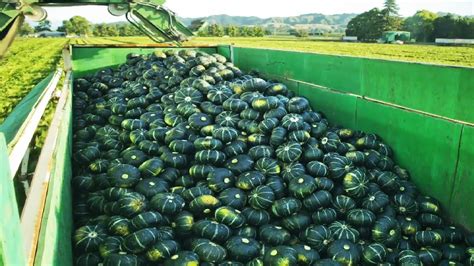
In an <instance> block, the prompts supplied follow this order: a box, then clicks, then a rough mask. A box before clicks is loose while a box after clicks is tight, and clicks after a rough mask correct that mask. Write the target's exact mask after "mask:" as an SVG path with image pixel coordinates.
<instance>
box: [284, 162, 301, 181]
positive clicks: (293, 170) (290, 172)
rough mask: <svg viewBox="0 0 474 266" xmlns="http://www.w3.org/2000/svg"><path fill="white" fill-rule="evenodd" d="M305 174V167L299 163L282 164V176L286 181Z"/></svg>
mask: <svg viewBox="0 0 474 266" xmlns="http://www.w3.org/2000/svg"><path fill="white" fill-rule="evenodd" d="M303 174H305V167H304V166H303V165H302V164H300V163H289V164H284V165H283V171H282V177H283V179H284V180H285V181H286V182H289V181H290V180H293V179H295V178H298V177H300V176H301V175H303Z"/></svg>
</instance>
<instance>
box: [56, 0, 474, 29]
mask: <svg viewBox="0 0 474 266" xmlns="http://www.w3.org/2000/svg"><path fill="white" fill-rule="evenodd" d="M383 2H384V1H383V0H331V1H327V0H293V1H283V0H225V1H223V0H199V1H197V0H192V1H190V0H168V1H167V2H166V4H165V6H166V7H168V8H169V9H171V10H173V11H174V12H176V13H177V14H178V15H179V16H183V17H203V16H209V15H218V14H228V15H234V16H258V17H273V16H296V15H300V14H306V13H323V14H340V13H361V12H364V11H367V10H369V9H371V8H373V7H382V5H383ZM397 2H398V5H399V6H400V13H401V15H403V16H410V15H412V14H414V13H415V12H416V11H417V10H420V9H428V10H431V11H434V12H441V11H442V12H451V13H456V14H460V15H464V16H467V15H469V16H472V15H474V0H398V1H397ZM47 11H48V19H49V20H51V21H52V22H53V25H54V26H58V25H60V24H61V22H62V21H63V20H66V19H69V18H70V17H72V16H75V15H79V16H83V17H85V18H87V19H88V20H89V21H92V22H93V23H100V22H116V21H125V17H124V16H122V17H114V16H112V15H110V14H109V13H108V11H107V8H106V7H104V6H74V7H48V8H47Z"/></svg>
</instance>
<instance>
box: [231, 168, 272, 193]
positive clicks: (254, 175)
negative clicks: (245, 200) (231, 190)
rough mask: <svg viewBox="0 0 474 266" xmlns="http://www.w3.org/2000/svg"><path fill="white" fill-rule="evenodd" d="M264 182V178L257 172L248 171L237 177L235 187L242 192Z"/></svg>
mask: <svg viewBox="0 0 474 266" xmlns="http://www.w3.org/2000/svg"><path fill="white" fill-rule="evenodd" d="M264 182H265V176H264V175H263V174H262V173H260V172H259V171H249V172H245V173H242V174H240V175H239V176H238V178H237V181H236V182H235V186H236V187H237V188H240V189H242V190H252V189H253V188H256V187H257V186H260V185H262V184H263V183H264Z"/></svg>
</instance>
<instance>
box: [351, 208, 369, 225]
mask: <svg viewBox="0 0 474 266" xmlns="http://www.w3.org/2000/svg"><path fill="white" fill-rule="evenodd" d="M346 220H347V222H349V223H350V224H351V225H354V226H358V227H369V226H371V225H372V224H373V223H374V222H375V214H374V213H373V212H371V211H369V210H367V209H352V210H350V211H349V212H348V213H347V217H346Z"/></svg>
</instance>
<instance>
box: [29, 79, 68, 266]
mask: <svg viewBox="0 0 474 266" xmlns="http://www.w3.org/2000/svg"><path fill="white" fill-rule="evenodd" d="M71 88H72V80H65V82H64V88H63V90H62V94H67V101H66V103H65V105H64V107H63V108H62V112H63V117H62V120H61V124H60V127H59V136H60V137H59V138H58V141H57V145H56V151H55V163H54V168H53V169H52V176H51V182H50V186H49V189H48V195H47V198H46V205H45V208H44V213H43V220H42V222H41V231H40V236H39V241H38V248H37V252H36V258H35V263H34V264H35V265H38V266H41V265H61V266H67V265H72V264H73V259H72V256H73V255H72V241H71V235H72V227H73V217H72V211H71V210H72V188H71V185H70V184H71V177H72V165H71V157H72V154H71V153H72V151H71V149H72V90H71Z"/></svg>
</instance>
